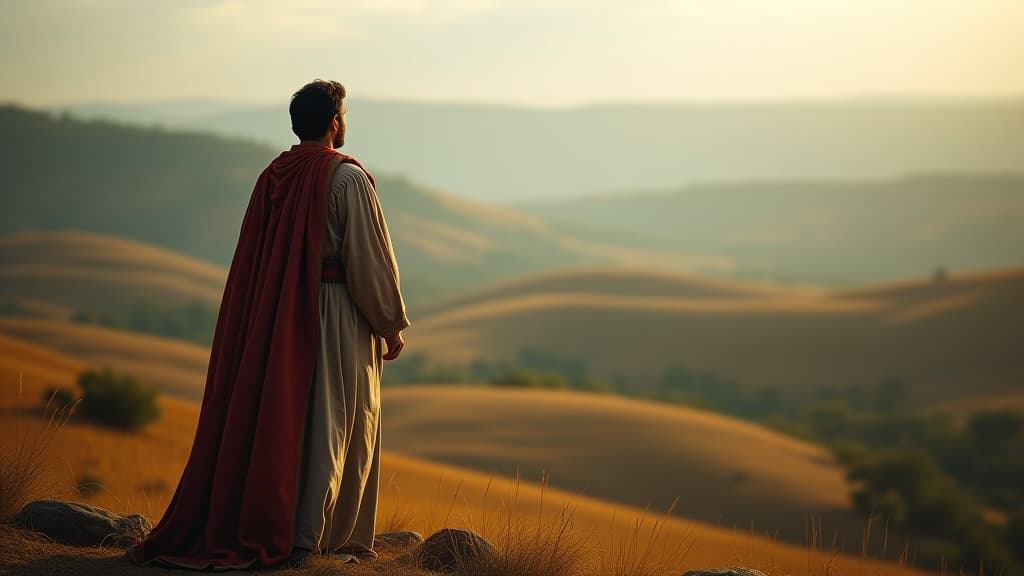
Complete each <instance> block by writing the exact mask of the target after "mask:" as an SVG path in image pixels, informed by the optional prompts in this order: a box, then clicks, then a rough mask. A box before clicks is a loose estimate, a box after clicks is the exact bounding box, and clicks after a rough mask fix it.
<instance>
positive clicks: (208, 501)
mask: <svg viewBox="0 0 1024 576" xmlns="http://www.w3.org/2000/svg"><path fill="white" fill-rule="evenodd" d="M339 157H340V159H341V161H342V162H352V163H354V164H356V165H358V164H359V163H358V162H357V161H356V160H355V159H353V158H352V157H350V156H346V155H344V154H338V153H337V152H335V151H334V150H332V149H330V148H328V147H326V146H322V145H319V144H300V145H295V146H292V148H291V150H288V151H286V152H283V153H282V154H281V155H280V156H278V157H277V158H276V159H275V160H274V161H273V162H272V163H271V164H270V166H268V167H267V168H266V169H265V170H264V171H263V173H262V174H260V177H259V180H258V181H257V182H256V186H255V188H254V190H253V193H252V198H251V199H250V201H249V206H248V208H247V210H246V213H245V218H244V220H243V221H242V227H241V231H240V233H239V238H238V246H237V247H236V249H235V254H234V258H233V259H232V262H231V268H230V269H229V271H228V278H227V284H226V285H225V287H224V295H223V299H222V300H221V305H220V312H219V314H218V317H217V328H216V331H215V332H214V338H213V346H212V349H211V353H210V363H209V368H208V371H207V376H206V389H205V391H204V393H203V404H202V409H201V411H200V414H199V424H198V428H197V429H196V435H195V439H194V441H193V444H192V452H191V454H190V455H189V460H188V464H187V465H186V466H185V470H184V472H183V473H182V476H181V480H180V481H179V482H178V487H177V489H176V490H175V492H174V497H173V498H172V500H171V503H170V505H169V506H168V508H167V510H166V512H165V513H164V516H163V518H162V519H161V520H160V522H159V524H158V525H157V526H156V528H154V529H153V531H152V532H151V533H150V534H149V536H148V537H147V538H146V539H145V540H144V541H142V542H141V543H139V544H137V545H136V546H134V547H133V548H132V549H131V550H130V551H129V556H130V557H132V559H133V560H134V561H135V562H138V563H143V564H149V563H153V562H166V563H170V564H174V565H178V566H183V567H189V568H196V569H205V568H210V567H214V568H246V567H265V566H270V565H273V564H276V563H279V562H281V561H282V560H285V559H287V558H288V556H289V555H290V554H291V552H292V544H293V542H294V537H295V534H294V527H295V507H296V505H297V498H298V489H299V465H300V458H301V456H300V455H301V442H302V438H303V435H304V431H305V417H306V410H307V402H308V397H309V389H310V385H311V384H312V380H313V365H314V361H315V360H316V356H315V354H316V350H317V348H316V342H317V339H318V338H319V322H318V317H319V316H318V313H319V310H318V291H319V285H320V273H321V249H322V248H321V246H322V241H323V236H324V233H325V230H326V222H327V221H326V196H325V194H324V191H325V185H326V183H327V178H328V176H329V174H328V172H329V169H330V167H331V166H332V165H336V164H334V163H333V162H331V160H332V159H337V158H339ZM371 181H372V179H371Z"/></svg>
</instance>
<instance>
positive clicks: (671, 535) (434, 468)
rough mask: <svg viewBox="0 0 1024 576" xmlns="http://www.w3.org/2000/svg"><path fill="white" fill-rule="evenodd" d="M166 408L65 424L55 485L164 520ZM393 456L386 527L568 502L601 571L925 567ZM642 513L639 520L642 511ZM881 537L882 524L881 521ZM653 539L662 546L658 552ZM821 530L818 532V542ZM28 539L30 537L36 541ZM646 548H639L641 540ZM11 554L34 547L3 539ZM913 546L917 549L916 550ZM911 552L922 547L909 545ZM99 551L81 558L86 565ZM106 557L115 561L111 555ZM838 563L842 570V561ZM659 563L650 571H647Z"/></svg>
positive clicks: (171, 412)
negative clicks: (630, 563)
mask: <svg viewBox="0 0 1024 576" xmlns="http://www.w3.org/2000/svg"><path fill="white" fill-rule="evenodd" d="M39 393H40V390H39V389H35V388H32V387H31V385H30V386H26V390H25V395H24V398H23V399H19V398H18V397H17V396H14V395H12V394H10V393H5V394H4V395H3V396H2V397H0V433H2V435H3V437H4V438H5V439H9V440H5V444H4V446H5V447H6V446H8V445H9V444H8V442H13V441H14V439H17V438H22V437H24V436H25V435H26V434H28V435H31V434H32V433H33V431H41V427H42V421H41V420H39V419H38V418H37V417H36V416H34V415H32V414H30V413H28V412H26V411H24V410H21V409H18V407H19V406H21V407H24V406H27V405H30V404H34V403H35V399H36V398H37V397H38V395H39ZM162 409H163V417H162V418H161V419H160V420H159V421H158V422H156V423H155V424H152V425H150V426H149V427H147V428H146V429H145V430H144V431H143V432H142V433H139V434H123V433H115V432H110V431H107V430H104V429H100V428H97V427H95V426H92V425H87V424H80V423H76V422H75V421H74V420H73V421H72V423H71V424H69V425H67V426H66V427H65V428H64V429H63V430H60V431H58V433H57V434H56V436H55V437H54V441H53V444H52V445H51V448H50V451H49V453H48V454H47V457H46V459H45V464H46V467H45V470H46V472H45V474H46V477H44V478H40V479H39V480H40V482H41V483H49V484H51V486H52V488H51V491H50V492H48V493H47V494H46V495H48V496H57V497H65V498H74V499H80V500H84V501H87V502H90V503H94V504H97V505H100V506H104V507H107V508H109V509H111V510H113V511H115V512H119V513H142V514H144V515H146V516H147V517H149V519H150V520H151V521H153V522H156V521H157V520H159V518H160V516H161V515H162V513H163V510H164V509H165V507H166V505H167V503H168V502H169V500H170V497H171V495H172V493H173V490H174V487H175V486H176V485H177V481H178V478H179V477H180V474H181V471H182V469H183V467H184V464H185V461H186V460H187V457H188V451H189V448H190V446H191V440H192V435H193V434H194V430H195V424H196V418H197V414H198V407H197V406H196V405H195V404H192V403H186V402H180V401H175V400H172V399H166V398H165V399H163V400H162ZM385 442H388V444H387V445H386V448H387V451H386V452H385V454H384V457H383V459H382V465H383V470H382V472H383V474H382V479H381V502H380V508H379V515H378V531H383V530H387V529H389V528H396V527H397V528H405V529H413V530H417V531H420V532H422V533H425V534H426V533H430V532H432V531H434V530H436V529H439V528H441V527H466V528H471V529H475V530H478V531H480V532H482V533H484V534H485V535H487V536H489V537H493V535H494V534H495V533H497V532H500V531H501V530H502V529H503V528H505V526H506V523H507V522H508V521H511V522H513V523H514V524H515V525H517V526H522V527H523V528H527V527H530V526H535V525H536V524H537V523H538V519H539V518H543V520H542V522H544V523H547V522H551V521H557V520H558V517H559V516H560V514H561V512H562V511H568V512H570V514H571V528H570V532H569V534H570V535H571V536H572V537H574V538H581V539H585V541H586V545H587V547H588V549H590V550H591V551H592V553H593V554H594V556H595V557H597V558H598V559H599V560H600V561H601V562H602V564H601V566H600V567H599V568H598V569H599V570H600V572H601V573H611V570H612V569H613V568H612V567H613V566H614V565H615V564H616V560H617V559H625V558H628V557H630V556H632V557H641V558H643V556H644V555H645V554H646V555H647V556H649V557H648V558H647V560H649V561H650V562H651V563H652V564H655V563H659V562H661V563H664V564H665V567H668V568H671V569H672V570H673V572H677V573H678V572H682V571H683V570H685V569H690V568H697V567H708V566H724V565H733V564H744V565H748V566H754V567H757V568H761V569H763V570H765V571H767V572H768V573H770V574H808V575H810V574H826V573H832V574H834V573H852V572H847V571H854V570H860V571H865V573H869V574H887V575H890V574H891V575H903V574H908V575H909V574H915V573H918V572H915V571H913V570H910V569H908V568H906V567H903V566H900V565H899V564H898V563H896V562H895V560H896V558H897V557H898V556H899V555H900V553H901V550H902V548H901V546H900V545H897V544H895V543H893V545H892V546H891V547H890V548H889V552H888V554H887V555H886V557H887V558H888V559H889V560H890V561H891V562H888V563H883V562H877V561H871V560H864V559H862V558H860V557H859V555H856V554H855V555H843V554H835V553H833V551H832V547H831V542H832V540H831V538H832V530H833V528H834V527H833V526H830V525H829V524H828V523H823V524H822V526H821V530H820V532H815V533H814V536H813V539H814V540H813V541H812V539H809V543H808V544H807V545H796V546H794V545H790V544H784V543H780V542H778V541H777V540H775V539H774V538H772V537H770V536H768V535H765V534H766V531H770V527H757V526H755V529H754V530H753V531H751V530H750V529H749V527H746V526H744V527H740V528H739V529H736V530H734V529H733V528H732V527H718V526H715V525H713V524H705V523H700V522H690V521H683V520H679V519H669V520H667V521H665V522H664V523H663V524H662V525H661V527H660V529H659V530H657V531H655V530H654V529H653V528H654V524H655V523H656V522H657V521H658V520H659V517H660V515H661V511H659V510H657V509H654V510H653V511H652V513H650V514H645V513H644V512H643V511H642V510H640V509H637V508H634V507H629V506H623V505H619V504H615V503H611V502H607V501H603V500H599V499H595V498H593V497H590V496H583V495H579V494H576V493H571V492H566V491H563V490H558V489H554V488H551V487H547V488H542V487H541V486H539V485H537V484H535V483H532V482H529V481H522V482H519V483H516V482H515V481H514V480H513V479H510V478H506V477H501V476H491V475H486V474H482V473H479V472H473V471H469V470H465V469H461V468H456V467H452V466H446V465H442V464H438V463H433V462H427V461H423V460H419V459H413V458H409V457H406V456H400V455H397V454H395V453H394V452H393V451H392V450H394V449H396V448H398V446H397V442H396V440H385ZM82 474H91V475H94V476H97V477H99V478H101V479H102V480H103V485H104V488H103V489H102V490H100V491H99V492H97V493H96V494H94V495H91V496H88V497H82V496H78V495H76V494H74V492H73V488H72V486H73V483H74V479H75V478H77V477H79V476H80V475H82ZM638 521H641V522H642V524H641V525H640V526H639V527H638V526H637V524H636V523H637V522H638ZM873 538H881V531H880V530H878V529H877V527H876V530H874V532H873ZM652 541H653V544H652V545H651V550H650V552H646V550H647V547H648V545H649V543H651V542H652ZM814 542H816V543H814ZM26 544H27V543H26ZM631 545H634V546H635V548H636V550H635V551H633V552H631V551H630V548H629V547H630V546H631ZM33 546H34V547H33V548H32V550H35V551H36V553H38V554H40V555H43V554H50V555H66V554H75V555H82V556H84V557H103V555H104V553H103V552H102V551H96V550H75V551H72V550H67V549H63V548H60V547H55V548H54V549H40V548H39V547H38V545H35V544H33ZM0 552H2V553H3V554H4V557H3V559H4V560H10V559H11V558H12V557H17V558H18V561H17V564H20V563H21V562H23V561H25V560H24V559H23V558H24V554H15V553H14V551H12V550H9V549H7V548H3V549H0ZM910 552H911V553H912V552H913V551H912V550H911V551H910ZM907 557H908V558H909V557H910V556H907ZM88 566H89V563H82V562H79V563H77V566H76V567H77V569H79V570H83V569H86V568H88ZM103 566H105V567H107V568H108V569H109V568H110V565H109V563H107V564H103ZM837 571H838V572H837ZM643 573H647V572H643Z"/></svg>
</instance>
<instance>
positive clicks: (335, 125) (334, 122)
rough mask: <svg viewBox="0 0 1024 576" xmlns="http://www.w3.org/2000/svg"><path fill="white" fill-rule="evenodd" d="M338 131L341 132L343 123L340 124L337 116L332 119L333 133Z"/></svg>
mask: <svg viewBox="0 0 1024 576" xmlns="http://www.w3.org/2000/svg"><path fill="white" fill-rule="evenodd" d="M338 130H341V123H340V122H338V115H337V114H335V115H334V116H332V117H331V131H332V132H337V131H338Z"/></svg>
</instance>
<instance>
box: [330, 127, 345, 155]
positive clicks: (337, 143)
mask: <svg viewBox="0 0 1024 576" xmlns="http://www.w3.org/2000/svg"><path fill="white" fill-rule="evenodd" d="M332 144H333V145H334V148H335V150H337V149H338V148H341V147H342V146H344V145H345V131H344V130H338V133H337V134H335V135H334V142H332Z"/></svg>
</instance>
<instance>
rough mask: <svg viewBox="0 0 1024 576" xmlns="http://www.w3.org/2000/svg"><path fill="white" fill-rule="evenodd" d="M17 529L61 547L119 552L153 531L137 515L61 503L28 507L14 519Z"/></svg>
mask: <svg viewBox="0 0 1024 576" xmlns="http://www.w3.org/2000/svg"><path fill="white" fill-rule="evenodd" d="M14 525H15V526H18V527H19V528H25V529H28V530H33V531H35V532H42V533H43V534H46V535H47V536H49V537H50V538H53V539H54V540H55V541H57V542H60V543H62V544H71V545H73V546H109V547H116V548H125V547H128V546H131V545H133V544H135V543H136V542H138V541H139V540H142V539H143V538H145V537H146V534H149V531H150V530H152V529H153V526H152V525H150V523H149V521H148V520H146V519H145V518H143V517H142V516H139V515H138V514H132V515H131V516H118V515H117V514H112V513H111V512H108V511H106V510H104V509H103V508H98V507H96V506H91V505H89V504H84V503H81V502H61V501H58V500H38V501H36V502H30V503H29V504H26V505H25V507H24V508H22V509H21V512H18V515H17V516H15V517H14Z"/></svg>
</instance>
